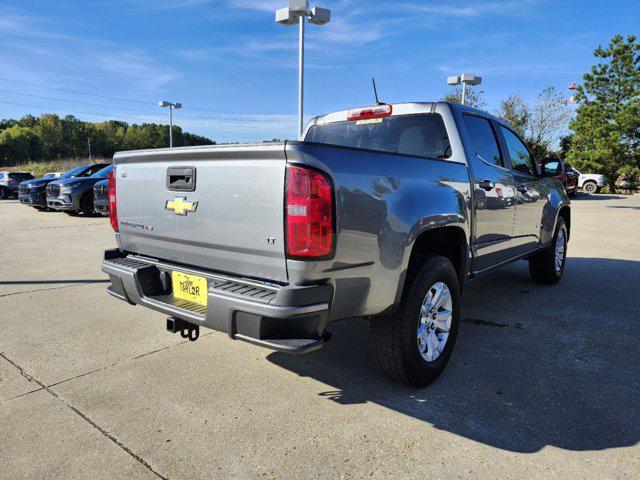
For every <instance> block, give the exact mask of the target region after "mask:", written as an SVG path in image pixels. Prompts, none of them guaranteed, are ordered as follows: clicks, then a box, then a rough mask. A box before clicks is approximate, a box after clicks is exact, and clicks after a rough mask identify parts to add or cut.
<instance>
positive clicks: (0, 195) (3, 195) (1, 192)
mask: <svg viewBox="0 0 640 480" xmlns="http://www.w3.org/2000/svg"><path fill="white" fill-rule="evenodd" d="M7 197H8V195H7V191H6V190H5V188H4V187H0V200H4V199H5V198H7Z"/></svg>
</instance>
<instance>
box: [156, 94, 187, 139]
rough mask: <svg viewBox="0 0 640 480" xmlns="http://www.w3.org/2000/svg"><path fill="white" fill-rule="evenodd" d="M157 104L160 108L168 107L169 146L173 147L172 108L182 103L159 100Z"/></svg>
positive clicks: (180, 105)
mask: <svg viewBox="0 0 640 480" xmlns="http://www.w3.org/2000/svg"><path fill="white" fill-rule="evenodd" d="M158 106H159V107H162V108H164V107H169V148H173V109H174V108H178V109H179V108H182V104H181V103H174V102H167V101H165V100H160V101H159V102H158Z"/></svg>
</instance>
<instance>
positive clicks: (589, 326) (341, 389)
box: [268, 258, 640, 453]
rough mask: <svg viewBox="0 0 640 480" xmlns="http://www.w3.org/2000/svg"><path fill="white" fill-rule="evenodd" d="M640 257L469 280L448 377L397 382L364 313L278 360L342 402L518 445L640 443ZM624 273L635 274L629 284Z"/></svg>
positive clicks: (580, 261) (579, 447) (517, 448)
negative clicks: (540, 279)
mask: <svg viewBox="0 0 640 480" xmlns="http://www.w3.org/2000/svg"><path fill="white" fill-rule="evenodd" d="M639 277H640V262H635V261H624V260H611V259H598V258H570V259H569V260H568V265H567V270H566V272H565V278H564V279H563V281H562V282H560V283H559V284H558V285H556V286H554V287H547V286H541V285H537V284H534V283H533V282H532V281H531V280H530V278H529V273H528V269H527V265H526V263H524V262H517V263H515V264H513V265H510V266H508V267H505V268H504V269H502V270H501V271H499V272H495V273H493V274H491V275H488V276H486V277H484V278H482V279H480V280H477V281H476V282H474V283H472V284H470V285H469V286H468V287H467V289H466V290H465V292H464V295H463V304H464V307H463V315H462V318H463V322H462V324H461V326H460V332H459V335H458V343H457V345H456V350H455V351H454V355H453V357H452V359H451V362H450V363H449V366H448V367H447V369H446V370H445V372H444V374H443V375H442V376H441V377H440V378H439V379H438V380H437V381H436V382H435V383H434V384H433V385H431V386H430V387H428V388H426V389H423V390H415V389H411V388H408V387H405V386H403V385H400V384H397V383H394V382H392V381H390V380H387V379H386V378H385V377H383V376H382V374H381V373H379V372H378V370H377V368H376V367H375V365H374V364H373V360H372V358H371V356H370V354H369V351H368V333H369V332H368V326H367V324H366V322H365V321H364V320H350V321H343V322H337V323H332V324H330V325H329V330H330V331H331V332H332V333H333V339H332V340H331V341H330V342H329V343H328V344H327V345H326V346H325V347H324V348H323V349H322V350H320V351H318V352H314V353H312V354H309V355H306V356H289V355H285V354H281V353H272V354H270V355H269V356H268V359H269V360H270V361H271V362H273V363H274V364H277V365H279V366H281V367H283V368H286V369H287V370H290V371H293V372H295V373H297V374H298V375H301V376H305V377H311V378H314V379H316V380H318V381H320V382H322V383H325V384H327V385H330V388H328V389H327V390H326V391H324V392H322V393H321V394H320V395H321V396H323V397H326V398H327V399H328V400H330V401H334V402H336V404H339V405H349V404H358V403H365V402H373V403H376V404H379V405H382V406H384V407H387V408H389V409H391V410H394V411H396V412H399V413H402V414H405V415H409V416H411V417H414V418H416V419H419V420H422V421H424V422H427V423H429V424H431V425H433V426H434V427H436V428H438V429H442V430H446V431H449V432H452V433H455V434H456V435H461V436H463V437H466V438H469V439H472V440H475V441H477V442H481V443H484V444H487V445H490V446H493V447H496V448H501V449H504V450H508V451H513V452H523V453H531V452H537V451H539V450H541V449H542V448H544V447H545V446H554V447H558V448H563V449H567V450H573V451H583V450H602V449H607V448H619V447H627V446H632V445H635V444H636V443H637V442H638V441H639V440H640V382H639V379H640V349H639V348H638V338H639V337H640V300H639V299H638V298H637V293H636V292H635V291H634V290H635V286H634V285H633V281H630V280H631V279H632V278H636V279H637V278H639ZM625 279H627V280H629V281H625Z"/></svg>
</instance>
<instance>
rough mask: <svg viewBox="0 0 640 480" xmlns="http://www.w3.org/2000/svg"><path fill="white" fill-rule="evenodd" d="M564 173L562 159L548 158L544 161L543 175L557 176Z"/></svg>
mask: <svg viewBox="0 0 640 480" xmlns="http://www.w3.org/2000/svg"><path fill="white" fill-rule="evenodd" d="M560 174H562V161H560V160H559V159H557V158H548V159H546V160H543V161H542V176H543V177H556V176H558V175H560Z"/></svg>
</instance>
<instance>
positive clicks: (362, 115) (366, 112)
mask: <svg viewBox="0 0 640 480" xmlns="http://www.w3.org/2000/svg"><path fill="white" fill-rule="evenodd" d="M392 113H393V107H392V106H391V105H375V106H373V107H367V108H358V109H356V110H351V111H349V115H348V116H347V120H366V119H369V118H379V117H388V116H390V115H391V114H392Z"/></svg>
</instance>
